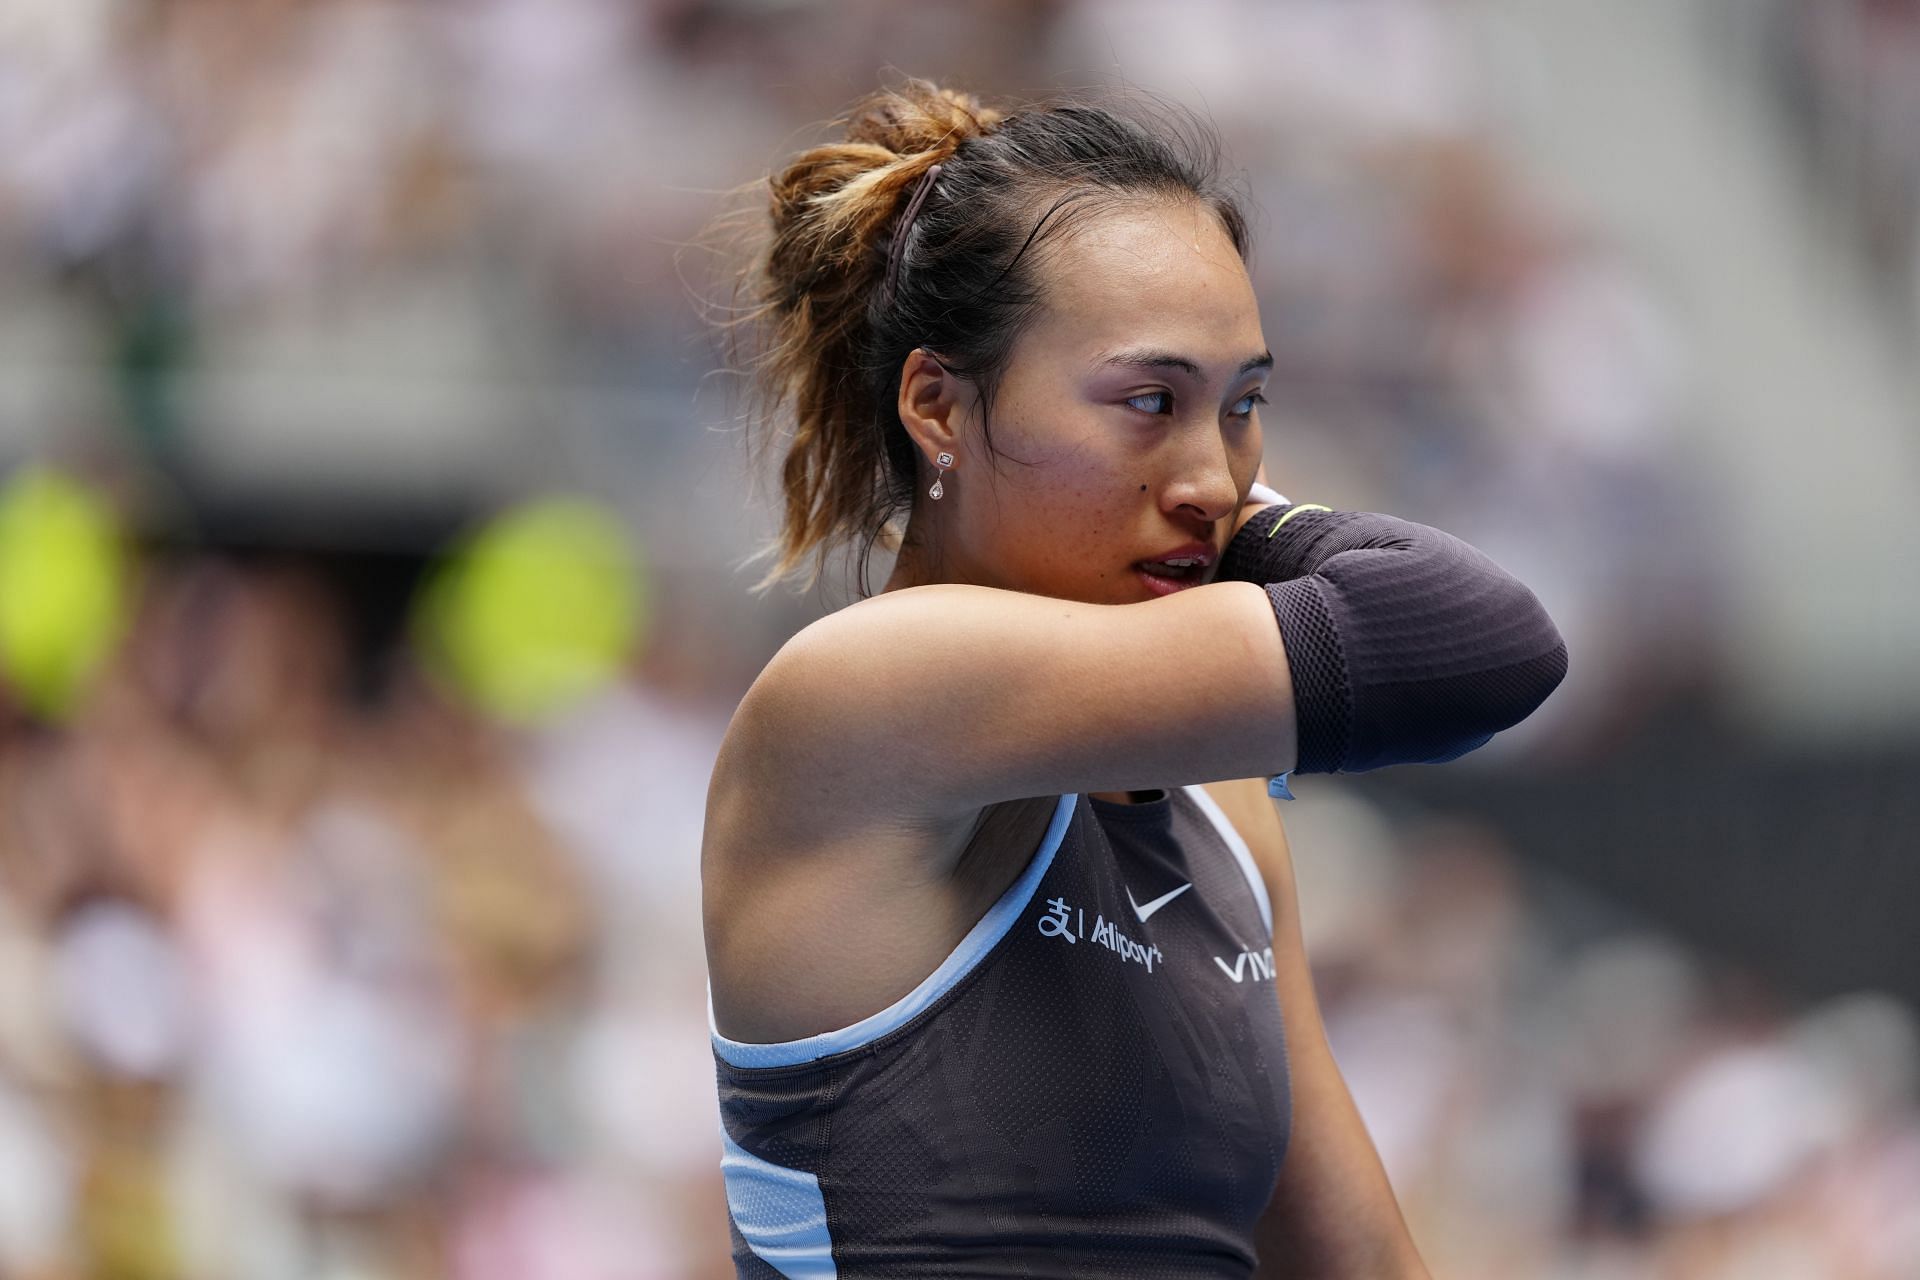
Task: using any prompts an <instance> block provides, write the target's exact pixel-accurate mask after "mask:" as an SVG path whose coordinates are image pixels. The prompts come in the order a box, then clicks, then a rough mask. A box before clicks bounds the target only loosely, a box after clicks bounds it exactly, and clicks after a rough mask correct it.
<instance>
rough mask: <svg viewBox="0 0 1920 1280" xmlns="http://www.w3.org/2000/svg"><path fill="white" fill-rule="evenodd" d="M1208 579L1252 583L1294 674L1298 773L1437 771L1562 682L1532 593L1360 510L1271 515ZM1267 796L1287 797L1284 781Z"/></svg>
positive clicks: (1431, 535)
mask: <svg viewBox="0 0 1920 1280" xmlns="http://www.w3.org/2000/svg"><path fill="white" fill-rule="evenodd" d="M1216 580H1217V581H1241V582H1257V583H1260V584H1261V585H1263V586H1264V587H1265V588H1266V592H1267V598H1268V599H1269V600H1270V601H1272V603H1273V611H1274V614H1275V616H1276V617H1277V618H1278V620H1279V624H1280V633H1281V635H1282V637H1283V638H1284V640H1285V643H1286V651H1287V665H1288V668H1289V669H1290V670H1291V672H1292V675H1293V690H1294V706H1295V710H1296V713H1297V716H1298V721H1299V738H1300V751H1299V762H1298V764H1297V766H1296V767H1295V770H1294V772H1296V773H1336V772H1343V773H1359V772H1363V771H1365V770H1368V769H1378V768H1380V767H1382V766H1384V765H1390V764H1415V763H1424V764H1439V763H1442V762H1444V761H1447V760H1454V759H1457V758H1459V757H1460V756H1463V755H1465V754H1466V753H1467V752H1469V751H1472V750H1473V749H1475V748H1476V747H1480V746H1484V745H1485V744H1486V742H1487V741H1488V740H1489V739H1491V738H1492V737H1493V735H1494V734H1495V733H1497V732H1499V731H1500V730H1502V729H1506V728H1509V727H1511V726H1513V725H1516V724H1518V723H1519V722H1520V721H1522V720H1524V719H1526V718H1527V716H1529V715H1531V714H1532V713H1533V711H1534V709H1535V708H1536V707H1538V706H1539V705H1540V704H1541V703H1542V702H1544V701H1545V700H1546V698H1547V695H1548V694H1550V693H1552V692H1553V690H1554V689H1555V688H1556V687H1557V686H1558V685H1559V683H1560V681H1561V680H1562V679H1563V678H1564V677H1565V675H1566V673H1567V646H1566V643H1565V641H1563V640H1562V639H1561V638H1560V633H1559V631H1558V629H1557V628H1555V627H1554V625H1553V620H1552V619H1551V618H1549V617H1548V616H1547V612H1546V610H1545V609H1544V608H1542V607H1541V605H1540V601H1539V600H1538V599H1537V598H1535V596H1534V594H1533V592H1532V591H1530V590H1528V589H1527V588H1526V586H1525V585H1523V584H1522V583H1520V582H1519V581H1518V580H1516V579H1515V578H1514V577H1513V576H1512V575H1511V574H1509V573H1507V572H1506V570H1504V569H1502V568H1501V567H1500V566H1499V565H1497V564H1495V563H1494V562H1493V561H1492V560H1491V559H1489V558H1488V557H1487V556H1486V555H1485V554H1484V553H1482V552H1480V551H1478V550H1477V549H1475V548H1474V547H1471V546H1469V545H1468V544H1467V543H1465V542H1462V541H1461V540H1460V539H1458V538H1456V537H1454V536H1453V535H1451V534H1448V533H1443V532H1441V531H1440V530H1438V529H1434V528H1430V527H1428V526H1426V525H1423V524H1415V523H1413V522H1412V521H1410V520H1401V519H1397V518H1396V517H1393V516H1387V515H1376V514H1374V513H1372V512H1366V511H1328V510H1325V509H1324V508H1320V507H1317V506H1293V505H1286V504H1281V505H1274V506H1270V507H1268V508H1266V509H1265V510H1263V511H1260V512H1257V513H1256V514H1255V515H1254V516H1253V518H1252V519H1250V520H1248V521H1247V523H1246V524H1245V525H1243V526H1242V527H1241V529H1240V531H1239V532H1238V533H1237V534H1235V535H1234V538H1233V541H1232V542H1230V543H1229V544H1228V545H1227V549H1226V553H1225V555H1223V556H1222V557H1221V560H1220V571H1219V573H1218V574H1217V575H1216ZM1275 785H1276V787H1278V788H1279V789H1278V790H1275V791H1274V794H1276V795H1281V794H1285V791H1284V787H1285V783H1284V777H1283V778H1282V779H1277V780H1276V783H1275Z"/></svg>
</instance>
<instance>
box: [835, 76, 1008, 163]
mask: <svg viewBox="0 0 1920 1280" xmlns="http://www.w3.org/2000/svg"><path fill="white" fill-rule="evenodd" d="M1005 118H1006V117H1005V115H1004V114H1003V113H1001V112H999V111H997V110H995V109H994V108H992V107H989V106H987V105H986V104H985V103H983V102H981V101H980V99H978V98H976V97H975V96H974V95H972V94H971V93H966V92H964V91H962V90H959V89H943V88H941V87H940V86H938V85H936V84H934V83H933V82H932V81H930V80H908V81H907V82H906V83H905V84H903V85H901V86H900V87H899V88H897V89H884V90H881V91H880V92H878V93H875V94H871V95H869V96H868V97H867V98H865V99H863V100H862V101H861V102H860V103H859V104H858V105H856V106H855V107H854V109H853V111H852V113H851V114H850V115H849V116H848V118H847V141H848V142H865V143H871V144H872V145H874V146H880V147H885V148H886V149H887V150H889V151H891V152H893V154H894V155H896V156H898V157H900V158H901V159H903V160H904V159H913V160H919V161H922V162H923V163H921V164H917V165H915V166H914V167H915V168H916V169H920V170H922V171H924V169H926V168H927V167H929V166H932V165H936V164H942V163H945V161H946V159H947V157H948V156H951V155H952V154H953V153H954V151H955V150H956V149H957V148H958V147H959V146H960V144H961V143H963V142H965V141H966V140H967V139H969V138H983V137H985V136H987V135H988V134H990V133H992V132H993V131H994V130H995V129H997V128H999V127H1000V123H1001V121H1003V120H1004V119H1005Z"/></svg>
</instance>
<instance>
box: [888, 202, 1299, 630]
mask: <svg viewBox="0 0 1920 1280" xmlns="http://www.w3.org/2000/svg"><path fill="white" fill-rule="evenodd" d="M1040 270H1041V273H1042V286H1043V289H1044V293H1043V298H1044V305H1043V307H1042V308H1041V310H1040V313H1039V314H1038V316H1036V317H1035V319H1034V321H1033V322H1032V324H1031V325H1030V326H1029V328H1028V329H1027V330H1026V331H1025V332H1024V333H1023V334H1022V335H1021V337H1020V338H1019V340H1018V341H1017V342H1016V343H1015V346H1014V350H1013V352H1012V355H1011V359H1010V361H1009V363H1008V365H1007V368H1006V371H1005V375H1004V377H1003V378H1002V381H1001V383H1000V386H999V388H998V390H997V391H996V394H995V396H994V401H993V437H994V444H995V446H996V448H997V449H998V451H999V452H1000V453H1001V454H1003V455H1005V456H1003V457H1001V458H1000V459H998V462H999V466H998V474H997V477H996V478H995V479H994V480H992V481H989V479H988V477H987V476H986V475H985V474H984V472H985V470H986V467H987V464H988V463H989V461H990V459H989V455H988V454H987V451H986V448H985V446H984V444H983V442H982V439H981V433H980V429H979V415H978V412H977V401H975V400H974V399H973V398H972V397H971V396H970V395H969V396H967V397H966V398H965V399H964V401H963V402H962V403H961V404H960V406H959V407H960V408H961V409H963V410H964V412H963V414H962V415H961V417H960V422H961V423H963V424H964V425H963V428H962V432H961V435H960V438H959V440H958V444H959V446H960V447H959V448H955V449H953V450H952V451H953V452H954V454H955V456H956V462H955V464H954V466H953V467H952V468H951V469H950V470H949V472H948V474H947V477H946V482H945V485H944V496H943V500H942V501H940V502H938V503H933V502H931V501H930V500H929V499H927V498H926V497H925V496H924V494H922V495H921V496H919V497H918V498H917V499H916V507H917V508H919V512H918V514H919V515H920V516H922V517H925V516H932V517H934V518H935V520H936V522H937V524H938V529H937V532H936V533H935V535H934V536H935V537H936V539H937V542H938V546H939V552H938V560H939V572H938V578H939V580H942V581H949V582H953V581H959V582H970V583H974V584H977V585H982V586H997V587H1004V588H1008V589H1012V590H1018V591H1026V592H1031V593H1037V594H1042V595H1050V596H1057V597H1062V598H1067V599H1074V600H1084V601H1087V602H1090V603H1103V604H1125V603H1130V602H1135V601H1141V600H1148V599H1152V598H1154V597H1155V596H1156V595H1158V594H1163V593H1164V590H1163V591H1156V590H1155V588H1154V586H1153V584H1152V582H1151V581H1150V580H1149V579H1148V578H1147V577H1145V576H1143V572H1142V570H1140V568H1139V567H1138V565H1139V562H1141V561H1143V560H1152V559H1157V558H1159V557H1162V556H1166V555H1170V554H1173V553H1174V551H1175V549H1176V548H1179V547H1181V546H1183V545H1186V544H1189V543H1199V544H1201V545H1202V546H1204V547H1205V548H1206V549H1207V550H1208V551H1209V552H1210V554H1211V557H1212V558H1211V560H1210V561H1209V563H1208V564H1207V566H1206V567H1204V568H1203V569H1197V570H1195V571H1193V574H1192V577H1191V579H1190V581H1192V582H1196V583H1197V582H1207V581H1212V580H1213V579H1214V577H1215V574H1216V572H1217V566H1218V557H1219V554H1220V552H1221V551H1222V550H1224V548H1225V546H1226V543H1227V540H1228V538H1229V537H1230V536H1231V534H1232V531H1233V517H1234V514H1235V513H1236V512H1237V511H1238V510H1239V508H1240V504H1241V503H1242V502H1243V501H1245V499H1246V496H1247V491H1248V489H1249V487H1250V486H1251V485H1252V484H1253V478H1254V474H1255V472H1256V471H1258V469H1259V467H1260V460H1261V439H1260V420H1259V414H1258V411H1257V409H1256V405H1257V404H1258V403H1260V397H1259V394H1258V393H1259V392H1260V390H1261V388H1262V387H1263V386H1265V384H1266V380H1267V374H1268V372H1269V370H1270V368H1271V365H1272V362H1273V361H1272V356H1271V354H1270V353H1269V352H1268V351H1267V344H1266V340H1265V338H1264V337H1263V335H1262V333H1261V329H1260V315H1259V309H1258V306H1257V305H1256V302H1255V299H1254V293H1253V285H1252V282H1251V281H1250V280H1249V279H1248V277H1247V272H1246V268H1245V266H1244V264H1243V263H1242V262H1241V260H1240V255H1239V254H1238V253H1236V252H1235V251H1234V248H1233V242H1232V241H1231V240H1230V239H1229V238H1228V236H1227V232H1226V231H1225V229H1224V228H1222V227H1221V225H1220V223H1219V221H1218V219H1217V218H1216V217H1215V216H1214V215H1213V213H1212V212H1211V211H1210V210H1208V209H1206V208H1205V207H1203V206H1201V205H1199V204H1197V203H1192V202H1185V203H1180V204H1146V203H1143V204H1141V205H1139V206H1135V207H1131V208H1124V209H1120V210H1115V211H1113V212H1110V213H1107V214H1104V215H1100V216H1098V217H1095V218H1091V219H1089V220H1088V221H1086V222H1084V223H1082V224H1081V225H1080V226H1079V227H1078V228H1076V229H1075V231H1074V232H1073V233H1072V234H1070V235H1068V236H1066V237H1065V238H1063V239H1062V240H1061V241H1060V242H1057V243H1056V244H1055V245H1054V246H1053V251H1052V252H1051V253H1049V254H1048V255H1047V256H1046V258H1045V259H1044V260H1043V262H1042V264H1041V267H1040ZM932 452H938V449H937V448H935V449H934V450H933V451H932ZM1015 459H1018V460H1020V461H1019V462H1016V461H1015ZM1022 463H1026V464H1030V465H1021V464H1022ZM921 487H922V488H923V489H924V488H926V486H925V485H923V486H921Z"/></svg>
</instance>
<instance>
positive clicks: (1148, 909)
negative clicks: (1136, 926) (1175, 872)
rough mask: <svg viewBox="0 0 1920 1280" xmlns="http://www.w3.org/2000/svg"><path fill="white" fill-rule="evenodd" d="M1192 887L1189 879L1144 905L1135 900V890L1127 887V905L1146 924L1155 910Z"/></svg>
mask: <svg viewBox="0 0 1920 1280" xmlns="http://www.w3.org/2000/svg"><path fill="white" fill-rule="evenodd" d="M1121 887H1122V888H1126V886H1124V885H1122V886H1121ZM1191 888H1193V882H1192V881H1191V880H1189V881H1188V882H1187V883H1185V884H1183V885H1181V886H1180V887H1179V888H1178V889H1175V890H1174V891H1173V892H1171V893H1163V894H1161V895H1160V896H1159V897H1157V898H1155V899H1154V900H1153V901H1152V902H1149V903H1146V904H1144V905H1143V904H1141V903H1138V902H1135V901H1134V900H1133V890H1131V889H1127V905H1128V906H1130V907H1132V908H1133V914H1135V915H1137V916H1139V917H1140V923H1141V924H1145V923H1146V922H1147V917H1148V916H1150V915H1152V914H1153V913H1154V912H1156V911H1158V910H1159V909H1160V908H1162V907H1164V906H1166V905H1167V904H1168V903H1169V902H1172V901H1173V900H1174V899H1175V898H1177V897H1179V896H1180V895H1181V894H1183V893H1185V892H1186V891H1187V890H1189V889H1191Z"/></svg>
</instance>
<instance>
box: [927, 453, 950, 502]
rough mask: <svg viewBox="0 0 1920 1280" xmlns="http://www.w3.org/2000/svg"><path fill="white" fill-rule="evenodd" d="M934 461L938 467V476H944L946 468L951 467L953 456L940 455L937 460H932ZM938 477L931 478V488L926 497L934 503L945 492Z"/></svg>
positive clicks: (945, 489)
mask: <svg viewBox="0 0 1920 1280" xmlns="http://www.w3.org/2000/svg"><path fill="white" fill-rule="evenodd" d="M934 461H935V462H936V463H938V464H939V466H940V476H944V475H946V474H947V468H948V467H950V466H952V465H953V455H952V454H950V453H942V454H941V455H940V456H939V457H938V458H936V459H934ZM940 476H935V477H934V478H933V488H931V489H929V490H927V495H928V496H929V497H931V498H932V499H933V500H934V501H935V502H938V501H940V495H941V494H943V493H945V492H946V491H947V488H946V486H945V485H943V484H941V483H940Z"/></svg>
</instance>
